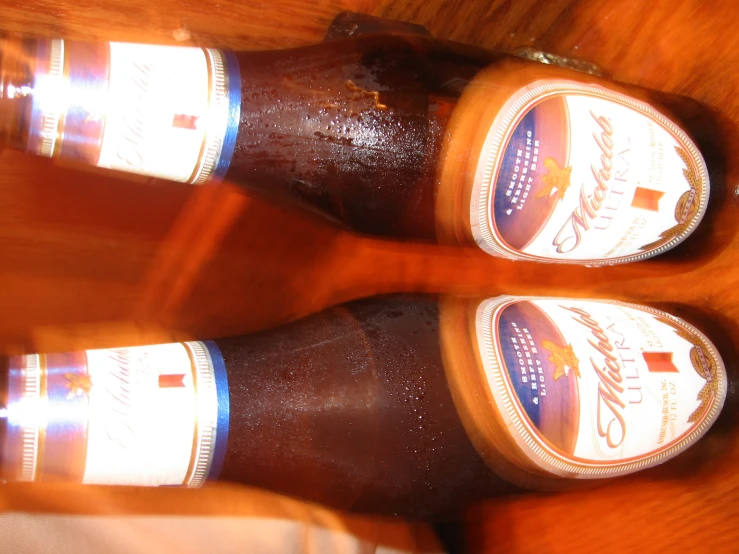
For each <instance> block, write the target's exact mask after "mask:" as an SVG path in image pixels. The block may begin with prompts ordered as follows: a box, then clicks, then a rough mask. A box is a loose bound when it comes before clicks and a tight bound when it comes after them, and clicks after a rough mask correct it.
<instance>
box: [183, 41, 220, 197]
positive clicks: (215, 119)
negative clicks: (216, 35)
mask: <svg viewBox="0 0 739 554" xmlns="http://www.w3.org/2000/svg"><path fill="white" fill-rule="evenodd" d="M204 53H205V56H206V61H207V64H208V71H209V73H210V74H209V76H208V87H209V91H208V104H209V107H208V111H209V114H208V127H207V128H206V130H205V135H204V137H203V149H202V150H201V154H200V158H199V160H198V163H197V164H196V167H195V170H194V172H193V176H192V177H191V178H190V179H189V182H190V183H192V184H195V185H200V184H203V183H205V182H206V181H207V180H208V179H210V178H211V176H212V175H213V171H215V168H216V166H217V165H218V161H219V159H220V157H221V150H222V149H223V141H224V139H225V136H226V130H227V129H228V111H229V105H228V100H229V99H228V80H227V77H226V66H225V62H224V59H223V54H221V52H219V51H218V50H213V49H210V48H207V49H205V50H204Z"/></svg>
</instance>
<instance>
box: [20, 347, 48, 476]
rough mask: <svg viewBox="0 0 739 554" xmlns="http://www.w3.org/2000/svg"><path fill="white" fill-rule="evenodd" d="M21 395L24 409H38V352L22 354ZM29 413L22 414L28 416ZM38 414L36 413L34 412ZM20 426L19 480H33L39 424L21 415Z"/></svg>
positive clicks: (40, 374) (40, 386)
mask: <svg viewBox="0 0 739 554" xmlns="http://www.w3.org/2000/svg"><path fill="white" fill-rule="evenodd" d="M21 371H22V374H23V384H22V387H23V396H22V398H21V402H22V403H23V404H24V405H25V406H24V411H26V410H33V411H36V412H37V411H38V408H39V406H38V404H39V403H40V400H41V388H42V378H43V375H42V370H41V357H40V356H39V355H38V354H28V355H26V356H23V366H22V369H21ZM28 415H30V414H22V416H28ZM35 415H36V416H38V413H36V414H35ZM23 420H24V421H23V424H22V426H21V440H22V447H21V474H20V477H19V479H18V480H19V481H35V480H36V473H37V470H38V458H39V425H38V424H37V421H35V420H34V419H30V421H29V418H28V417H23Z"/></svg>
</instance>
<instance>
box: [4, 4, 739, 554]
mask: <svg viewBox="0 0 739 554" xmlns="http://www.w3.org/2000/svg"><path fill="white" fill-rule="evenodd" d="M343 10H352V11H358V12H364V13H370V14H373V15H377V16H383V17H388V18H394V19H404V20H408V21H413V22H416V23H420V24H423V25H425V26H427V27H428V28H429V29H430V30H431V32H432V33H433V34H434V35H436V36H438V37H441V38H447V39H454V40H458V41H461V42H468V43H474V44H479V45H482V46H486V47H489V48H492V49H499V50H506V51H510V50H514V49H517V48H519V47H522V46H532V47H534V48H538V49H541V50H545V51H548V52H552V53H556V54H560V55H563V56H569V57H573V58H577V59H581V60H584V61H589V62H593V63H596V64H599V65H600V66H601V67H603V68H604V69H605V71H606V72H607V73H608V74H610V75H611V76H612V77H613V78H615V79H618V80H622V81H625V82H629V83H634V84H638V85H642V86H645V87H649V88H654V89H657V90H662V91H668V92H675V93H679V94H683V95H687V96H690V97H692V98H695V99H697V100H699V101H701V102H703V103H704V104H705V105H707V106H708V107H709V108H711V109H712V110H713V111H714V112H715V114H716V117H717V119H718V120H719V122H720V124H719V128H718V131H717V132H718V133H719V135H720V137H719V138H720V142H723V144H725V151H724V152H722V155H723V156H725V157H726V160H727V168H726V169H727V170H726V178H725V180H724V182H718V183H714V184H713V185H714V187H715V189H714V190H713V192H712V194H713V200H712V203H713V204H712V205H714V206H716V209H714V210H712V213H711V214H710V217H708V218H707V219H706V220H704V222H703V223H702V225H701V228H700V230H699V231H698V232H697V233H696V234H695V236H694V238H692V239H691V241H690V243H691V244H689V245H688V247H687V248H683V249H681V251H680V253H679V255H672V256H670V255H667V256H663V257H661V258H657V259H654V260H651V261H648V262H642V263H638V264H630V265H626V266H622V267H615V268H604V269H588V268H582V267H556V268H555V267H549V266H541V265H535V264H529V263H516V264H509V265H508V266H506V270H505V271H501V270H500V268H501V266H500V262H499V261H497V260H494V259H492V258H487V257H484V256H479V255H476V254H475V253H469V252H464V251H453V250H446V249H440V248H433V247H431V246H426V245H417V244H397V243H390V242H383V241H377V240H372V239H367V238H359V237H356V236H354V235H351V234H348V233H345V232H343V231H341V230H338V229H336V228H333V227H331V226H329V225H327V224H325V223H323V222H322V221H321V220H319V219H317V218H314V217H312V216H309V215H305V214H302V213H299V212H297V211H292V210H289V209H285V208H281V207H277V206H274V205H271V204H268V203H266V202H263V201H262V200H260V199H257V198H250V197H249V196H247V195H246V194H244V193H243V192H242V191H241V190H240V189H237V188H236V187H234V186H231V185H220V186H213V187H200V188H195V187H188V186H183V185H177V184H171V183H165V182H159V181H151V180H146V179H139V178H132V177H128V176H122V177H120V178H116V177H113V176H110V174H109V173H103V172H100V171H85V172H80V171H76V170H73V169H69V168H65V167H62V166H60V165H59V164H54V163H51V162H47V161H44V160H39V159H33V158H30V157H27V156H24V155H21V154H17V153H15V152H11V151H3V152H2V153H0V167H1V168H2V171H1V172H0V311H1V312H2V313H3V315H4V317H3V318H2V319H0V350H1V351H3V352H21V351H26V352H27V351H36V350H45V351H49V350H68V349H73V348H83V347H103V346H112V345H116V344H121V343H122V342H125V343H143V342H151V341H161V340H169V339H184V338H194V337H197V338H203V337H209V336H218V335H226V334H235V333H241V332H248V331H252V330H255V329H259V328H263V327H266V326H271V325H274V324H277V323H279V322H282V321H286V320H289V319H294V318H297V317H299V316H301V315H305V314H307V313H309V312H312V311H315V310H317V309H320V308H322V307H325V306H327V305H330V304H334V303H338V302H341V301H344V300H347V299H350V298H355V297H359V296H364V295H370V294H376V293H381V292H392V291H428V292H451V293H479V294H486V295H495V294H499V293H510V294H516V293H529V294H539V293H541V294H561V295H569V296H593V297H610V298H616V299H628V300H631V301H636V302H643V303H651V304H656V305H662V306H664V305H673V304H680V305H682V306H687V307H686V308H685V312H686V313H692V312H699V313H701V314H705V315H708V317H709V318H712V319H713V320H714V321H715V322H717V325H716V327H715V331H714V332H716V333H718V334H719V335H720V337H719V342H721V343H722V344H723V345H724V348H729V350H730V352H729V356H728V359H729V361H730V362H734V361H735V359H734V358H733V353H732V352H731V351H732V350H733V348H732V347H731V344H733V343H739V342H738V341H739V325H737V323H736V322H737V320H738V319H739V287H737V286H736V284H737V276H738V275H739V273H737V271H736V269H735V267H736V266H737V264H738V263H739V250H738V249H737V246H739V233H738V232H737V230H738V227H739V217H738V215H739V212H738V211H737V210H738V209H739V206H737V194H738V193H739V188H737V178H739V166H737V161H736V160H737V153H738V152H739V138H738V137H739V134H738V133H737V124H739V95H737V93H736V90H737V87H738V86H739V70H737V68H738V67H739V34H737V33H736V29H735V21H737V18H739V4H737V3H736V2H733V1H732V0H715V1H713V2H703V1H700V0H671V1H668V0H653V1H652V2H649V3H645V2H642V1H641V0H581V1H577V0H538V1H537V0H489V1H486V2H483V1H480V0H466V1H464V0H453V1H444V0H317V1H315V2H304V1H302V0H272V1H269V2H266V1H260V0H255V1H250V2H245V1H242V0H127V1H125V2H123V1H113V0H76V1H74V2H72V1H70V0H34V1H30V0H20V1H19V0H2V1H0V26H2V28H4V29H6V30H12V31H26V32H29V33H33V34H39V35H54V36H62V37H66V38H77V39H95V38H100V39H102V38H104V39H107V40H126V41H138V42H150V43H166V44H188V45H190V44H197V45H208V46H216V47H224V48H232V49H265V48H283V47H290V46H299V45H305V44H310V43H314V42H317V41H320V40H321V39H322V37H323V35H324V33H325V31H326V28H327V26H328V25H329V23H330V21H331V20H332V18H333V17H334V16H335V15H336V14H337V13H339V12H340V11H343ZM675 309H677V310H678V311H679V310H680V308H674V309H673V311H675ZM730 392H733V387H732V391H730ZM732 402H736V399H735V398H734V399H733V401H732ZM730 404H731V403H730ZM726 413H727V414H728V415H726V416H725V417H724V421H723V423H722V425H721V426H719V429H718V430H717V431H716V432H714V433H713V434H712V435H711V436H709V437H707V438H706V439H705V440H703V441H701V443H700V444H699V445H698V446H696V447H695V450H696V453H695V454H691V451H689V452H688V453H686V456H693V457H694V458H689V459H691V460H693V461H694V463H693V465H692V466H691V467H692V469H691V470H690V471H686V470H685V469H684V467H685V465H684V464H683V466H681V468H682V469H680V470H678V469H675V470H669V469H668V470H666V471H661V472H651V473H650V472H647V473H645V474H643V475H639V476H636V477H634V478H630V479H624V480H619V481H618V482H615V483H614V484H612V485H609V486H607V487H604V488H600V489H597V490H592V491H581V492H577V493H568V494H560V495H552V496H546V497H535V496H528V497H524V498H516V499H507V500H496V501H494V502H490V503H488V504H486V505H483V506H481V507H479V508H476V509H474V510H473V511H472V512H471V513H470V516H469V518H468V522H467V529H468V539H469V544H468V546H469V549H470V551H477V552H591V551H599V552H610V551H617V550H618V551H627V550H628V549H637V548H639V549H641V550H643V551H647V552H651V551H665V550H667V549H669V548H676V549H677V548H679V549H681V550H682V551H696V552H703V551H713V552H734V551H737V550H738V549H739V547H738V546H737V545H736V542H737V541H739V530H737V526H736V525H735V524H734V521H736V520H737V518H738V517H739V471H737V468H738V467H739V432H737V430H736V429H735V428H734V425H733V419H734V414H735V406H733V404H732V405H730V406H728V409H727V411H726ZM173 494H175V493H173Z"/></svg>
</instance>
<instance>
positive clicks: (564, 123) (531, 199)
mask: <svg viewBox="0 0 739 554" xmlns="http://www.w3.org/2000/svg"><path fill="white" fill-rule="evenodd" d="M708 193H709V185H708V174H707V170H706V166H705V162H704V160H703V158H702V157H701V155H700V153H699V152H698V150H697V148H696V147H695V145H694V144H693V142H692V141H691V140H690V139H689V138H688V136H687V135H686V134H685V133H684V132H683V131H682V130H681V129H680V128H678V127H677V126H676V125H675V124H674V123H672V122H671V121H670V120H668V119H667V118H665V117H664V116H663V115H661V114H660V113H659V112H657V111H656V110H655V109H654V108H652V107H651V106H650V105H648V104H646V103H643V102H640V101H638V100H635V99H633V98H630V97H627V96H625V95H622V94H619V93H616V92H614V91H611V90H608V89H605V88H603V87H600V86H596V85H583V84H581V83H575V82H569V81H557V80H552V81H538V82H535V83H532V84H531V85H530V86H528V87H524V88H523V89H521V90H519V91H517V92H516V93H515V94H513V95H512V96H511V97H510V98H509V100H508V102H507V103H506V104H505V105H504V106H503V107H502V109H501V110H500V111H499V113H498V115H497V116H496V118H495V121H494V122H493V124H492V127H491V128H490V131H489V133H488V136H487V138H486V140H485V142H484V146H483V152H482V154H481V156H480V158H479V161H478V165H477V169H476V173H475V178H474V185H473V192H472V202H471V207H470V216H471V223H472V233H473V235H474V237H475V240H476V241H477V242H478V244H479V245H480V246H481V247H482V248H484V249H486V250H488V251H489V252H491V253H492V254H495V255H501V256H506V257H511V258H515V259H534V260H543V261H559V262H573V263H574V262H584V261H586V262H589V263H595V264H597V263H615V262H624V261H632V260H637V259H640V258H644V257H647V256H651V255H654V254H658V253H660V252H662V251H664V250H667V249H668V248H671V247H672V246H674V245H675V244H677V243H678V242H680V241H681V240H682V239H683V238H685V237H686V236H687V235H688V234H690V232H691V231H692V230H693V229H694V228H695V226H696V225H697V224H698V222H699V221H700V219H701V217H702V216H703V213H704V211H705V207H706V204H707V201H708Z"/></svg>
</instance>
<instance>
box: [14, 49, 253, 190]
mask: <svg viewBox="0 0 739 554" xmlns="http://www.w3.org/2000/svg"><path fill="white" fill-rule="evenodd" d="M36 67H37V69H36V74H35V82H34V94H33V108H32V114H31V132H30V138H29V144H28V150H29V151H30V152H32V153H34V154H38V155H41V156H47V157H54V156H61V157H65V158H72V159H77V160H81V161H84V162H86V163H90V164H92V165H96V166H98V167H102V168H107V169H115V170H118V171H127V172H132V173H138V174H142V175H148V176H152V177H158V178H162V179H169V180H172V181H179V182H184V183H193V184H201V183H204V182H206V181H208V180H210V179H219V178H222V177H223V176H224V175H225V173H226V170H227V169H228V166H229V163H230V161H231V157H232V155H233V151H234V146H235V142H236V133H237V131H238V123H239V117H240V109H241V78H240V74H239V66H238V61H237V60H236V57H235V56H234V55H233V54H232V53H229V52H224V51H221V50H215V49H210V48H192V47H180V46H154V45H146V44H128V43H119V42H110V43H82V42H74V41H65V40H61V39H56V40H49V41H39V47H38V54H37V66H36Z"/></svg>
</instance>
